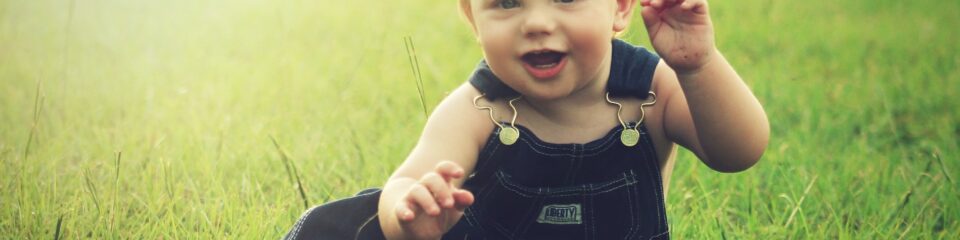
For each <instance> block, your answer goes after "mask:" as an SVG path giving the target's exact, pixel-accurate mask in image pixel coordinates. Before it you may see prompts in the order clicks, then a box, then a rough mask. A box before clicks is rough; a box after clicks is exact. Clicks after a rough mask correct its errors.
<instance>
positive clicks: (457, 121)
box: [426, 83, 505, 146]
mask: <svg viewBox="0 0 960 240" xmlns="http://www.w3.org/2000/svg"><path fill="white" fill-rule="evenodd" d="M500 104H501V103H500V102H499V101H488V100H487V99H485V98H483V97H481V93H480V91H478V90H477V89H476V88H474V87H473V86H471V85H470V84H466V83H465V84H462V85H460V86H459V87H457V88H456V89H454V90H453V91H452V92H450V94H448V95H447V96H446V97H445V98H444V99H443V100H442V101H441V102H440V104H439V105H438V106H437V108H436V109H435V110H434V111H433V113H432V114H431V116H430V119H429V120H427V126H426V128H427V129H438V130H440V131H442V132H439V133H438V134H442V135H448V136H450V138H457V139H460V140H464V139H469V140H471V141H472V142H473V143H476V144H478V146H480V145H482V144H483V143H484V142H486V140H487V136H488V135H489V134H490V132H491V131H493V128H494V126H495V124H494V122H493V121H492V120H491V118H490V115H489V112H488V111H486V109H487V108H489V109H493V110H494V115H495V116H496V115H497V114H500V112H501V111H503V107H502V106H500ZM504 104H505V103H504Z"/></svg>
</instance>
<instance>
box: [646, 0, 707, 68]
mask: <svg viewBox="0 0 960 240" xmlns="http://www.w3.org/2000/svg"><path fill="white" fill-rule="evenodd" d="M640 4H641V5H642V6H643V10H642V11H641V15H643V22H644V25H646V27H647V32H649V34H650V42H651V43H652V44H653V48H654V49H655V50H657V53H658V54H660V57H661V58H663V61H664V62H666V63H667V65H669V66H670V67H671V68H673V70H675V71H676V72H677V74H684V73H691V72H696V71H697V70H699V69H700V67H701V66H703V65H704V64H705V63H706V62H707V61H709V60H710V57H711V56H712V55H713V54H714V53H715V52H716V47H715V46H714V36H713V24H712V23H711V22H710V15H709V13H708V11H707V10H708V9H707V1H706V0H641V2H640Z"/></svg>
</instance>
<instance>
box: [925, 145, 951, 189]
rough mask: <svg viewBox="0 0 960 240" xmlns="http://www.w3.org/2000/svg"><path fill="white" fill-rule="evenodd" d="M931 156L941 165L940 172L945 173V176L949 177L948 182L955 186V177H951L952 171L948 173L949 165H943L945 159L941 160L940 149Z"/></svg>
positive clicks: (935, 150)
mask: <svg viewBox="0 0 960 240" xmlns="http://www.w3.org/2000/svg"><path fill="white" fill-rule="evenodd" d="M930 154H931V155H933V158H934V159H937V162H938V163H940V171H941V172H943V176H944V177H947V181H948V182H950V184H953V177H950V171H947V165H946V164H943V159H941V158H940V149H934V150H933V152H932V153H930Z"/></svg>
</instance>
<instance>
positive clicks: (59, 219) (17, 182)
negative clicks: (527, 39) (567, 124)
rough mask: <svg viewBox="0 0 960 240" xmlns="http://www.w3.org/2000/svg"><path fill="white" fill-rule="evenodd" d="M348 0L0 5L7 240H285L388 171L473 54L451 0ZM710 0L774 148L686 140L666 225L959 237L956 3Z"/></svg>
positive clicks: (725, 234) (713, 234)
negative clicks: (745, 156) (720, 150)
mask: <svg viewBox="0 0 960 240" xmlns="http://www.w3.org/2000/svg"><path fill="white" fill-rule="evenodd" d="M360 2H361V1H325V0H321V1H305V0H293V1H280V2H277V1H262V0H261V1H254V0H238V1H126V0H100V1H77V0H58V1H54V0H33V1H0V238H12V239H37V238H41V239H42V238H53V237H54V236H55V235H59V237H61V238H66V239H75V238H94V239H103V238H108V239H112V238H144V239H158V238H188V239H197V238H202V239H207V238H228V239H232V238H271V239H275V238H277V237H279V236H281V235H282V234H284V233H285V232H286V231H287V229H288V228H289V227H290V226H291V225H292V224H293V222H294V221H295V220H296V218H297V217H298V216H299V214H300V213H301V212H302V211H303V210H304V201H307V202H308V204H310V205H314V204H319V203H323V202H325V201H328V200H331V199H336V198H341V197H345V196H348V195H351V194H352V193H354V192H356V191H358V190H360V189H363V188H365V187H369V186H377V185H380V184H382V183H383V181H384V180H385V179H386V177H387V176H388V175H389V174H390V172H391V171H392V170H393V169H394V167H395V166H397V165H398V164H399V163H400V162H401V161H402V160H403V159H404V157H405V156H406V154H407V152H408V151H409V150H410V148H411V147H412V146H413V144H414V143H415V141H416V139H417V137H418V135H419V131H420V129H421V127H422V125H423V122H424V119H425V118H424V116H423V111H424V109H423V107H422V106H421V102H425V103H426V104H425V105H426V108H427V110H428V111H429V110H432V109H433V107H432V106H434V105H435V104H436V103H437V102H438V101H440V99H442V97H443V96H444V95H445V93H446V92H447V91H450V90H451V89H452V88H453V87H455V86H457V85H459V84H461V83H462V82H463V81H464V80H465V78H466V76H467V75H468V74H469V72H470V70H471V69H472V68H473V66H474V65H475V64H476V62H477V61H478V60H479V59H480V57H481V55H480V51H479V48H478V47H477V44H476V43H475V41H474V39H473V36H472V35H471V33H470V30H469V29H468V27H467V26H466V25H465V23H464V22H463V21H461V19H460V17H459V16H458V14H457V12H456V2H455V1H426V0H419V1H377V2H376V3H372V4H371V5H369V6H366V5H362V4H361V3H360ZM711 4H712V11H713V14H714V23H715V24H716V26H717V38H718V44H719V46H720V48H721V50H722V51H723V52H724V54H725V56H726V57H727V58H728V59H729V60H730V61H731V62H732V63H733V64H734V66H735V67H737V69H738V71H739V72H740V73H741V75H742V76H743V77H744V78H745V79H746V80H747V81H748V83H749V84H750V85H751V87H752V88H753V89H754V91H755V93H756V95H757V96H758V97H759V99H760V101H761V102H762V103H763V104H764V106H765V108H766V110H767V113H768V115H769V117H770V121H771V126H772V139H771V142H770V146H769V148H768V150H767V152H766V154H765V155H764V158H763V160H761V162H760V163H759V164H758V165H757V166H755V167H754V168H752V169H750V170H749V171H746V172H744V173H739V174H721V173H716V172H713V171H712V170H710V169H708V168H707V167H705V166H704V165H703V164H701V163H699V162H698V161H697V160H696V159H695V158H694V157H693V156H692V155H691V154H690V153H689V152H686V151H681V153H680V156H679V159H678V163H677V166H676V170H675V172H674V176H673V179H672V181H671V186H670V192H669V195H668V196H667V210H668V213H669V221H670V227H671V229H672V234H673V236H675V237H677V238H679V239H687V238H707V239H719V238H728V239H742V238H764V239H766V238H777V239H779V238H809V239H833V238H841V239H847V238H857V239H898V238H909V239H912V238H924V239H926V238H935V239H956V238H958V237H960V197H958V196H960V191H958V189H960V184H958V181H960V179H958V178H960V161H957V158H958V155H957V154H958V151H957V150H958V144H957V139H958V138H960V111H958V109H960V96H958V93H957V91H958V89H960V86H958V81H960V70H958V69H960V55H958V54H957V53H960V47H958V46H960V45H958V44H957V43H958V40H960V31H958V30H957V28H956V23H957V22H960V15H958V14H957V12H960V3H958V2H956V1H937V2H934V1H892V0H874V1H867V0H850V1H769V0H767V1H763V0H744V1H712V2H711ZM407 36H409V37H411V39H412V40H413V43H414V44H415V46H416V50H417V62H418V63H419V65H420V70H422V72H420V75H421V76H422V80H418V79H417V78H416V77H414V74H413V73H412V72H411V65H410V59H409V58H408V55H407V51H406V47H405V43H404V40H403V39H404V37H407ZM624 38H626V39H627V40H629V41H631V42H635V43H640V44H646V43H647V42H648V41H647V40H646V33H645V32H644V30H643V29H642V24H640V22H639V19H637V21H636V22H634V24H633V26H632V29H631V31H630V32H628V34H626V35H625V36H624ZM418 81H422V83H418ZM421 84H422V88H419V87H418V85H421ZM421 91H422V92H423V96H422V97H421V96H420V92H421ZM271 138H273V139H271ZM288 171H289V172H288ZM291 173H296V174H291ZM298 181H299V182H300V184H298ZM301 194H303V195H301ZM304 196H305V198H304ZM58 229H59V232H57V231H58Z"/></svg>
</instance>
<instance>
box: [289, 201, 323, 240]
mask: <svg viewBox="0 0 960 240" xmlns="http://www.w3.org/2000/svg"><path fill="white" fill-rule="evenodd" d="M314 209H317V207H312V208H310V209H309V210H307V212H305V213H303V216H300V220H299V221H297V224H296V227H294V230H293V236H288V238H286V239H297V236H298V235H300V229H302V228H303V222H304V221H306V220H307V216H310V213H312V212H313V210H314Z"/></svg>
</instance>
